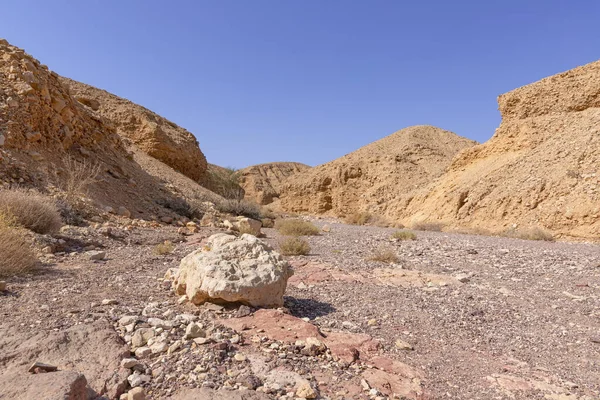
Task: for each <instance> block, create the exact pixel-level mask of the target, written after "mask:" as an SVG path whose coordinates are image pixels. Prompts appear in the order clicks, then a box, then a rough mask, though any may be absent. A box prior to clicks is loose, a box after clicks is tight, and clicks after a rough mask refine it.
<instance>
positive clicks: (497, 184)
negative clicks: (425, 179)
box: [398, 61, 600, 238]
mask: <svg viewBox="0 0 600 400" xmlns="http://www.w3.org/2000/svg"><path fill="white" fill-rule="evenodd" d="M498 104H499V109H500V113H501V114H502V122H501V124H500V126H499V127H498V129H497V130H496V132H495V134H494V136H493V137H492V138H491V139H490V140H489V141H488V142H486V143H484V144H481V145H479V146H475V147H472V148H470V149H467V150H466V151H464V152H462V153H461V154H460V155H459V156H458V157H457V158H456V159H455V160H454V162H453V163H452V165H451V167H450V168H449V171H448V172H447V173H446V174H445V175H444V176H443V177H442V178H441V179H440V180H439V181H437V182H435V183H434V184H432V186H431V188H430V189H429V190H427V191H424V192H423V193H421V194H420V195H418V196H416V197H415V198H414V199H412V201H411V202H410V204H409V205H408V206H407V207H406V209H404V210H399V211H400V212H399V213H398V217H400V218H401V219H402V220H403V221H404V223H405V224H408V225H410V224H411V223H412V222H414V221H422V220H426V221H441V222H443V223H446V224H448V225H453V226H462V227H472V228H483V229H487V230H491V231H502V230H505V229H507V228H514V227H515V226H516V228H517V229H519V228H527V227H540V228H545V229H548V230H551V231H553V232H554V233H555V234H558V235H565V236H577V237H584V238H597V237H598V235H599V234H600V175H599V171H598V165H599V164H600V151H599V150H600V61H596V62H593V63H591V64H587V65H585V66H582V67H579V68H575V69H573V70H570V71H567V72H565V73H561V74H558V75H555V76H551V77H549V78H545V79H542V80H541V81H538V82H536V83H533V84H530V85H527V86H524V87H521V88H519V89H516V90H514V91H512V92H509V93H507V94H504V95H501V96H500V97H499V98H498Z"/></svg>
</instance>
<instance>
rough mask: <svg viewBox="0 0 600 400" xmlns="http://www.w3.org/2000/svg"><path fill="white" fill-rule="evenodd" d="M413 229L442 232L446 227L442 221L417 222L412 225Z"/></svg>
mask: <svg viewBox="0 0 600 400" xmlns="http://www.w3.org/2000/svg"><path fill="white" fill-rule="evenodd" d="M412 229H414V230H416V231H431V232H441V231H442V229H444V224H443V223H441V222H425V221H422V222H415V223H414V224H413V225H412Z"/></svg>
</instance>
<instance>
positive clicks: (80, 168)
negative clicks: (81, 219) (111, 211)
mask: <svg viewBox="0 0 600 400" xmlns="http://www.w3.org/2000/svg"><path fill="white" fill-rule="evenodd" d="M62 162H63V165H64V168H63V169H62V170H60V171H58V170H55V175H56V176H57V178H58V179H57V180H58V186H59V187H60V188H61V189H62V190H63V193H64V197H65V199H66V200H67V201H68V202H69V203H72V202H74V201H75V200H76V199H77V197H78V196H79V195H85V194H87V190H88V188H89V186H90V185H91V184H93V183H95V182H97V180H98V179H97V178H98V175H100V172H101V171H102V166H101V165H100V164H98V163H94V162H92V161H89V160H88V159H84V160H83V161H78V160H76V159H75V158H74V157H70V156H68V157H65V158H64V159H63V160H62Z"/></svg>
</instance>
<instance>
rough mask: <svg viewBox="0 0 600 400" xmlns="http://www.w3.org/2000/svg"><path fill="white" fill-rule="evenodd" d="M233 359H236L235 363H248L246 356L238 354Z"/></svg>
mask: <svg viewBox="0 0 600 400" xmlns="http://www.w3.org/2000/svg"><path fill="white" fill-rule="evenodd" d="M233 358H234V359H235V361H238V362H244V361H246V356H245V355H243V354H240V353H237V354H236V355H235V356H233Z"/></svg>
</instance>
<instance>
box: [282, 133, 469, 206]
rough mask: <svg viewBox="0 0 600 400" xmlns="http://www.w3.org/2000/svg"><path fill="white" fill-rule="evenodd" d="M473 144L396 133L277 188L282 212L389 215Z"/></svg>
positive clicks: (433, 135)
mask: <svg viewBox="0 0 600 400" xmlns="http://www.w3.org/2000/svg"><path fill="white" fill-rule="evenodd" d="M474 144H475V142H473V141H471V140H468V139H465V138H462V137H460V136H457V135H455V134H454V133H452V132H449V131H445V130H443V129H439V128H436V127H432V126H424V125H423V126H413V127H410V128H406V129H402V130H400V131H397V132H395V133H393V134H392V135H390V136H387V137H385V138H383V139H381V140H378V141H376V142H374V143H371V144H370V145H368V146H365V147H363V148H361V149H359V150H357V151H355V152H353V153H350V154H347V155H345V156H344V157H341V158H339V159H337V160H334V161H331V162H329V163H327V164H323V165H320V166H318V167H314V168H312V169H310V170H307V171H305V172H303V173H299V174H296V175H294V176H292V177H290V178H289V179H287V180H286V181H285V183H284V184H283V186H282V188H281V196H280V199H281V207H282V208H283V209H284V210H286V211H292V212H306V213H312V214H323V213H328V214H333V215H339V216H343V215H349V214H352V213H355V212H359V211H369V212H373V213H377V214H382V215H391V214H393V213H394V212H396V211H397V210H398V208H401V207H403V205H404V203H405V202H406V201H407V199H410V198H411V196H412V195H413V193H414V192H415V190H418V189H420V188H422V187H424V186H426V185H428V184H429V183H430V182H431V181H433V180H434V179H436V178H438V177H439V176H440V175H441V174H442V173H443V172H444V171H445V169H446V168H447V166H448V165H449V164H450V162H451V160H452V158H453V157H454V156H455V155H456V154H457V153H458V152H459V151H461V150H463V149H465V148H468V147H471V146H473V145H474Z"/></svg>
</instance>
